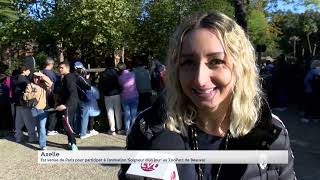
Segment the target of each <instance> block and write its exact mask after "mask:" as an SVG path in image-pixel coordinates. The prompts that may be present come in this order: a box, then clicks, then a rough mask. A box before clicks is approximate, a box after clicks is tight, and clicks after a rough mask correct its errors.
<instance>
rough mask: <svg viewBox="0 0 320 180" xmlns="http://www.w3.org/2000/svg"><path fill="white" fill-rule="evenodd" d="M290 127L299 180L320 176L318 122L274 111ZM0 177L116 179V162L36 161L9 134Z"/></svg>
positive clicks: (2, 143) (112, 142)
mask: <svg viewBox="0 0 320 180" xmlns="http://www.w3.org/2000/svg"><path fill="white" fill-rule="evenodd" d="M274 113H275V114H276V115H278V116H279V117H280V118H281V119H282V121H283V122H284V124H285V125H286V127H287V128H288V130H289V134H290V137H291V147H292V149H293V152H294V156H295V170H296V174H297V178H298V180H320V171H319V170H320V122H319V123H311V124H303V123H301V122H300V121H299V118H300V117H299V115H298V112H297V111H296V110H295V108H289V109H288V110H287V111H285V112H277V111H274ZM66 141H67V137H66V136H65V135H57V136H49V137H48V146H49V150H52V149H57V150H64V149H65V148H66V145H65V143H66ZM77 142H78V146H79V149H80V150H81V149H82V150H109V149H112V150H114V149H123V148H124V146H125V136H120V135H117V136H110V135H107V134H99V135H97V136H93V137H90V138H87V139H84V140H81V139H77ZM0 148H1V149H0V159H1V163H0V179H1V180H2V179H70V180H71V179H85V180H88V179H106V180H113V179H117V178H116V177H117V176H116V174H117V171H118V169H119V166H117V165H98V164H45V165H43V164H42V165H41V164H38V163H37V151H36V150H37V149H38V145H37V144H30V143H21V144H18V143H15V142H14V138H13V137H12V136H7V137H5V138H2V139H0Z"/></svg>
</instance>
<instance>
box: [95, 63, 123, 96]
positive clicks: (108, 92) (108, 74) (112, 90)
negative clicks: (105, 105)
mask: <svg viewBox="0 0 320 180" xmlns="http://www.w3.org/2000/svg"><path fill="white" fill-rule="evenodd" d="M99 89H101V91H102V92H103V95H104V96H113V95H117V94H120V92H121V87H120V85H119V81H118V73H117V71H116V70H115V69H114V68H106V69H105V70H104V71H103V72H102V73H101V75H100V79H99Z"/></svg>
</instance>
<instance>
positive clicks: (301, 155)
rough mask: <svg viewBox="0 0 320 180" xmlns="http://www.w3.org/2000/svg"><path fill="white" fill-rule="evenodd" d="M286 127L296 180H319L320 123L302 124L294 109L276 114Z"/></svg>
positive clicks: (275, 112)
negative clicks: (293, 159)
mask: <svg viewBox="0 0 320 180" xmlns="http://www.w3.org/2000/svg"><path fill="white" fill-rule="evenodd" d="M273 113H274V114H276V115H278V116H279V117H280V119H281V120H282V121H283V123H284V124H285V125H286V127H287V129H288V131H289V135H290V141H291V148H292V150H293V153H294V156H295V171H296V175H297V179H298V180H320V121H319V122H318V123H309V124H304V123H302V122H300V118H301V117H300V116H299V113H298V111H297V110H296V108H293V107H290V108H289V109H288V110H287V111H284V112H277V111H274V112H273Z"/></svg>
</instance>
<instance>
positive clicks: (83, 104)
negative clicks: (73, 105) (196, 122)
mask: <svg viewBox="0 0 320 180" xmlns="http://www.w3.org/2000/svg"><path fill="white" fill-rule="evenodd" d="M74 69H75V73H76V74H77V76H78V81H77V88H78V94H79V100H80V102H79V108H80V113H79V114H80V116H79V117H78V119H79V121H78V122H80V124H81V126H80V128H79V130H80V139H84V138H87V137H90V136H91V134H90V133H88V134H87V129H88V122H89V109H90V99H89V97H88V93H89V91H90V89H91V85H90V82H89V80H88V76H87V71H86V69H85V67H84V65H83V64H82V63H81V62H79V61H77V62H75V63H74Z"/></svg>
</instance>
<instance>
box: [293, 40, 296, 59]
mask: <svg viewBox="0 0 320 180" xmlns="http://www.w3.org/2000/svg"><path fill="white" fill-rule="evenodd" d="M293 57H296V40H295V39H294V40H293Z"/></svg>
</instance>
